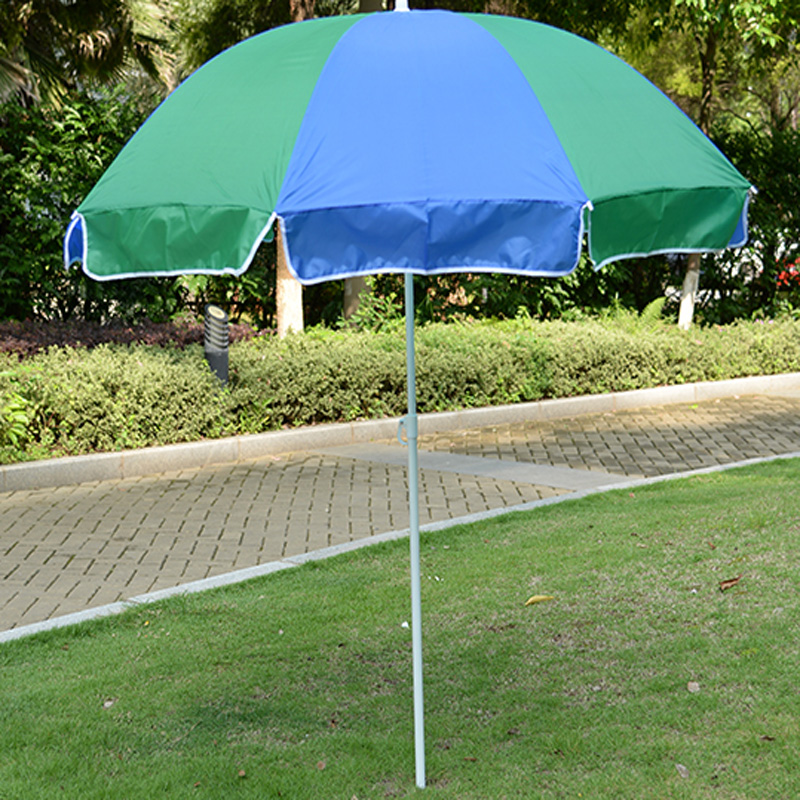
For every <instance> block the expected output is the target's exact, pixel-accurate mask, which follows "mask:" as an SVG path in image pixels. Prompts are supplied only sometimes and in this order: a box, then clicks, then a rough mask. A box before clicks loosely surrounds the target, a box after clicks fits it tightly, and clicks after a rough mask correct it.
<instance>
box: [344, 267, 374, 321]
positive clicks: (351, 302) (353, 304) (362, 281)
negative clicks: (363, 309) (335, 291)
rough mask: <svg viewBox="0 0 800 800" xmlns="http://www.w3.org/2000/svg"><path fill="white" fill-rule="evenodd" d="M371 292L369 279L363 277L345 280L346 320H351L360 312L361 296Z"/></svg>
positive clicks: (358, 276)
mask: <svg viewBox="0 0 800 800" xmlns="http://www.w3.org/2000/svg"><path fill="white" fill-rule="evenodd" d="M364 292H369V286H367V279H366V277H365V276H363V275H357V276H356V277H355V278H345V280H344V318H345V319H350V317H352V316H353V314H355V313H356V311H358V307H359V305H360V304H361V295H362V294H363V293H364Z"/></svg>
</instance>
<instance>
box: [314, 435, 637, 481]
mask: <svg viewBox="0 0 800 800" xmlns="http://www.w3.org/2000/svg"><path fill="white" fill-rule="evenodd" d="M318 452H322V453H327V454H329V455H335V456H337V457H340V458H353V459H357V460H360V461H375V462H378V463H381V464H393V465H396V466H400V467H403V466H405V465H406V464H407V463H408V451H407V450H406V448H405V447H402V446H400V445H380V444H368V445H345V446H344V447H331V448H326V449H324V450H319V451H318ZM419 467H420V469H426V470H434V471H436V472H452V473H454V474H457V475H476V476H480V477H484V478H495V479H497V480H503V481H513V482H515V483H530V484H535V485H538V486H553V487H556V488H561V489H569V490H572V491H578V490H581V489H590V488H598V487H600V486H611V485H613V484H615V483H623V482H625V481H627V480H628V478H625V477H622V476H619V475H613V474H611V473H608V472H600V471H596V472H592V471H590V470H580V469H562V468H559V467H553V466H550V465H546V464H528V463H524V462H519V461H501V460H499V459H496V458H480V457H477V456H465V455H459V454H455V453H437V452H428V451H426V450H419Z"/></svg>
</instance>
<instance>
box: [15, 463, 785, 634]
mask: <svg viewBox="0 0 800 800" xmlns="http://www.w3.org/2000/svg"><path fill="white" fill-rule="evenodd" d="M792 458H800V452H794V453H786V454H783V455H778V456H767V457H765V458H750V459H747V460H746V461H738V462H735V463H732V464H720V465H717V466H714V467H704V468H702V469H696V470H691V471H689V472H673V473H671V474H669V475H657V476H655V477H652V478H634V479H631V480H630V481H626V482H624V483H615V484H609V485H607V486H598V487H596V488H591V489H581V490H580V491H576V492H569V493H567V494H562V495H558V496H556V497H546V498H544V499H542V500H534V501H532V502H529V503H521V504H519V505H516V506H509V507H508V508H495V509H492V510H490V511H481V512H479V513H477V514H469V515H467V516H463V517H457V518H455V519H447V520H442V521H440V522H431V523H428V524H427V525H422V526H421V527H420V531H422V532H427V531H442V530H446V529H447V528H453V527H455V526H456V525H469V524H472V523H474V522H483V521H484V520H489V519H493V518H495V517H501V516H504V515H506V514H513V513H515V512H521V511H532V510H533V509H535V508H542V507H544V506H551V505H556V504H557V503H565V502H568V501H571V500H579V499H581V498H583V497H588V496H589V495H592V494H603V493H605V492H611V491H614V490H620V491H625V490H629V489H636V488H638V487H641V486H649V485H651V484H654V483H663V482H665V481H673V480H677V479H680V478H691V477H693V476H695V475H709V474H711V473H714V472H726V471H728V470H731V469H738V468H739V467H748V466H753V465H755V464H766V463H769V462H773V461H783V460H786V459H792ZM408 533H409V530H408V528H404V529H402V530H396V531H388V532H386V533H381V534H378V535H376V536H370V537H369V538H366V539H358V540H356V541H353V542H346V543H345V544H340V545H334V546H332V547H325V548H323V549H322V550H315V551H313V552H311V553H303V554H302V555H297V556H289V557H288V558H284V559H282V560H281V561H271V562H268V563H266V564H259V565H258V566H255V567H247V568H245V569H241V570H236V571H235V572H227V573H225V574H223V575H216V576H214V577H211V578H205V579H203V580H199V581H192V582H191V583H184V584H181V585H179V586H173V587H171V588H169V589H161V590H159V591H156V592H150V593H148V594H142V595H137V596H136V597H131V598H129V599H128V600H121V601H119V602H116V603H109V604H108V605H105V606H99V607H97V608H89V609H86V610H85V611H78V612H77V613H75V614H66V615H64V616H61V617H53V618H51V619H47V620H43V621H42V622H35V623H33V624H31V625H23V626H20V627H18V628H12V629H11V630H7V631H0V644H3V643H4V642H11V641H14V640H15V639H22V638H24V637H27V636H32V635H33V634H36V633H42V632H44V631H51V630H57V629H60V628H66V627H69V626H70V625H78V624H80V623H82V622H87V621H89V620H93V619H101V618H102V617H109V616H113V615H116V614H121V613H122V612H123V611H127V610H128V609H130V608H136V607H137V606H141V605H147V604H149V603H156V602H158V601H160V600H166V599H168V598H170V597H177V596H180V595H186V594H195V593H196V592H204V591H208V590H210V589H218V588H220V587H222V586H231V585H234V584H237V583H243V582H244V581H248V580H252V579H253V578H259V577H262V576H264V575H270V574H272V573H273V572H280V571H282V570H285V569H290V568H292V567H297V566H300V565H301V564H307V563H309V562H311V561H321V560H323V559H326V558H332V557H333V556H338V555H341V554H343V553H349V552H353V551H355V550H361V549H363V548H365V547H371V546H373V545H376V544H380V543H381V542H390V541H395V540H397V539H403V538H406V537H407V536H408Z"/></svg>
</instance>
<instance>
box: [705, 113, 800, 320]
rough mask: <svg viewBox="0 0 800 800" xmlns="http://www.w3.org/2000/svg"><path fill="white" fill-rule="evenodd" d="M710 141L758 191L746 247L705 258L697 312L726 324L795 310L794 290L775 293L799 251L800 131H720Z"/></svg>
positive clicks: (751, 211)
mask: <svg viewBox="0 0 800 800" xmlns="http://www.w3.org/2000/svg"><path fill="white" fill-rule="evenodd" d="M715 139H716V141H717V143H718V144H719V146H720V147H721V148H722V149H723V150H724V151H725V152H726V153H727V154H728V155H729V157H730V158H731V160H732V161H733V162H734V163H735V164H736V166H737V167H738V168H739V170H740V171H741V172H742V173H743V174H744V175H746V176H747V178H748V179H749V180H750V181H752V183H753V185H754V186H755V187H756V188H757V190H758V194H757V195H756V196H755V197H754V198H753V200H752V202H751V204H750V213H749V222H750V231H749V233H750V242H751V243H752V244H751V246H750V247H748V248H746V249H744V250H741V251H729V252H725V253H721V254H719V255H716V256H707V257H706V258H705V259H704V274H703V278H702V285H703V288H704V289H705V290H706V294H705V296H704V297H703V298H702V300H701V309H700V312H699V313H700V316H701V318H702V319H703V320H704V321H705V322H713V323H728V322H731V321H733V320H734V319H737V318H747V317H752V316H754V315H759V316H774V315H776V314H778V313H779V312H780V311H781V310H782V309H784V307H789V308H798V307H800V306H798V305H797V301H798V299H800V298H798V297H797V295H796V294H788V295H785V296H782V295H781V294H779V292H778V274H779V273H780V272H781V271H782V270H783V269H785V267H786V265H787V264H788V263H791V262H792V261H794V259H796V258H797V256H798V255H800V172H798V167H797V165H798V164H800V133H798V132H797V131H794V130H791V129H789V130H780V129H773V130H767V131H763V132H762V131H758V130H753V129H752V128H747V129H734V130H725V129H720V130H718V131H717V133H716V135H715Z"/></svg>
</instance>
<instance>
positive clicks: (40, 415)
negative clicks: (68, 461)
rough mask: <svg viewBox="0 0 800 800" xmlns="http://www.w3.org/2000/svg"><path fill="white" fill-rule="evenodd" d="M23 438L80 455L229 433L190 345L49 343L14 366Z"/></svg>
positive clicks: (219, 401) (214, 387)
mask: <svg viewBox="0 0 800 800" xmlns="http://www.w3.org/2000/svg"><path fill="white" fill-rule="evenodd" d="M13 378H14V380H15V382H16V385H17V387H18V388H17V392H18V393H19V395H20V396H21V397H23V398H24V400H25V401H26V403H27V405H28V407H29V409H30V420H29V424H28V428H27V436H28V438H30V439H32V440H34V441H35V443H36V444H37V445H38V446H39V448H41V447H46V448H49V449H52V450H53V451H54V452H56V453H65V454H81V453H88V452H93V451H112V450H120V449H128V448H136V447H147V446H150V445H154V444H160V443H163V442H190V441H196V440H199V439H203V438H206V437H218V436H221V435H224V434H226V433H231V432H232V431H231V430H230V429H228V428H226V427H225V415H224V409H225V398H224V395H223V393H222V391H221V390H220V388H219V385H218V383H217V382H216V379H215V378H214V377H213V375H212V373H211V372H210V371H209V369H208V367H207V366H206V364H205V361H204V359H203V354H202V350H201V349H200V348H199V347H197V346H196V345H193V346H190V347H188V348H187V349H186V350H183V351H178V350H172V349H169V348H147V347H124V346H112V345H100V346H99V347H96V348H94V349H91V350H83V351H78V350H73V349H72V348H51V349H50V350H49V351H47V352H46V353H43V354H40V355H38V356H36V357H35V358H34V359H32V360H31V361H28V362H25V363H24V364H23V365H22V366H21V367H19V368H18V369H16V370H14V371H13Z"/></svg>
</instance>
